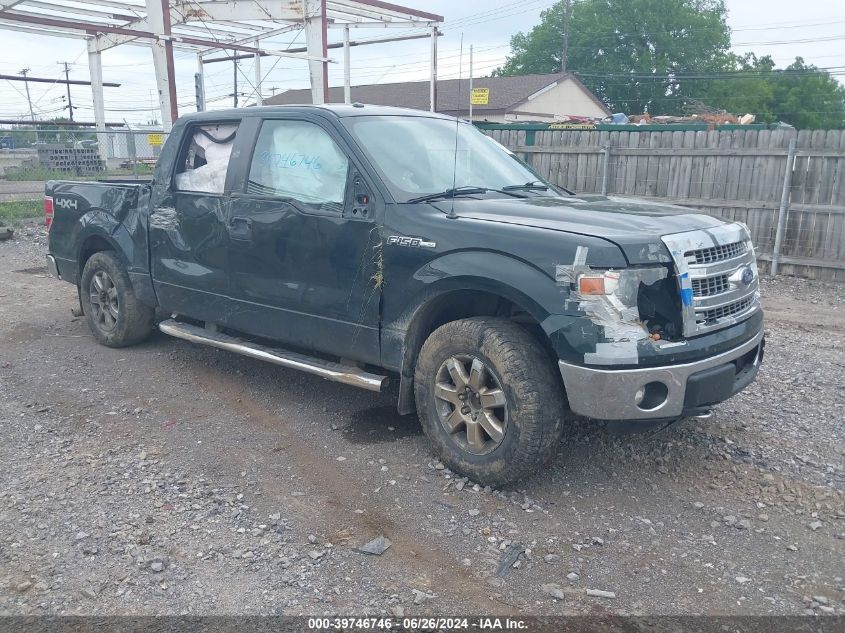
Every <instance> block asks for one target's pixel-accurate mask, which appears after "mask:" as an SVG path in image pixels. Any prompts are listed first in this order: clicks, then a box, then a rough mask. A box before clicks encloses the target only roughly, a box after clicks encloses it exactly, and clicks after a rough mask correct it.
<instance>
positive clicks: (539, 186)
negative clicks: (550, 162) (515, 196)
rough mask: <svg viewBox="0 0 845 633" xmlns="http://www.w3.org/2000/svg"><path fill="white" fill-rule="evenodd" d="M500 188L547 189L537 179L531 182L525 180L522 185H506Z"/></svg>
mask: <svg viewBox="0 0 845 633" xmlns="http://www.w3.org/2000/svg"><path fill="white" fill-rule="evenodd" d="M502 189H503V190H504V191H520V190H522V191H548V190H549V187H548V186H547V185H544V184H543V183H542V182H541V181H539V180H532V181H531V182H526V183H525V184H524V185H507V186H506V187H502Z"/></svg>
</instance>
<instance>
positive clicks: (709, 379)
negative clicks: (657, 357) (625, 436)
mask: <svg viewBox="0 0 845 633" xmlns="http://www.w3.org/2000/svg"><path fill="white" fill-rule="evenodd" d="M764 345H765V340H764V338H763V331H762V330H761V331H760V332H758V333H757V334H756V335H755V336H754V337H753V338H752V339H750V340H748V341H746V342H745V343H743V344H742V345H739V346H738V347H735V348H733V349H731V350H728V351H727V352H723V353H722V354H718V355H716V356H712V357H710V358H705V359H703V360H699V361H695V362H692V363H685V364H681V365H666V366H663V367H648V368H642V369H621V370H620V369H594V368H590V367H582V366H580V365H574V364H572V363H568V362H565V361H559V362H558V364H559V365H560V373H561V375H562V376H563V384H564V386H565V387H566V394H567V397H568V398H569V406H570V408H571V409H572V411H573V412H574V413H577V414H578V415H582V416H585V417H588V418H594V419H597V420H654V419H671V418H679V417H684V416H686V415H693V414H695V413H700V412H702V411H703V410H704V409H706V408H707V407H708V406H709V405H713V404H716V403H718V402H722V401H723V400H727V399H728V398H730V397H731V396H733V395H734V394H736V393H739V392H740V391H742V390H743V389H744V388H745V387H746V386H748V385H749V384H750V383H751V382H752V381H753V380H754V378H755V377H756V376H757V372H758V371H759V369H760V363H761V362H762V360H763V347H764Z"/></svg>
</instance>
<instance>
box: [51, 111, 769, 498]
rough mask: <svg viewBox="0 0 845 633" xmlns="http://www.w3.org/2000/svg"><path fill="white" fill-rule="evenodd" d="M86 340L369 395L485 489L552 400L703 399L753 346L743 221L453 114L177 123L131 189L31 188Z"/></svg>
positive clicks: (734, 384) (641, 416) (520, 454)
mask: <svg viewBox="0 0 845 633" xmlns="http://www.w3.org/2000/svg"><path fill="white" fill-rule="evenodd" d="M45 212H46V214H47V216H48V222H50V221H51V222H52V227H51V229H50V238H49V255H48V256H47V259H48V264H49V267H50V270H51V272H52V274H53V275H55V276H56V277H59V278H60V279H63V280H65V281H68V282H70V283H72V284H75V285H76V286H77V288H78V289H79V297H80V302H81V306H82V309H83V311H84V313H85V315H86V317H87V320H88V323H89V325H90V328H91V331H92V333H93V335H94V337H95V338H96V339H97V340H98V341H99V342H100V343H102V344H104V345H109V346H113V347H120V346H124V345H131V344H133V343H137V342H139V341H141V340H143V339H144V338H145V337H146V336H147V335H149V334H150V332H151V331H152V330H153V328H154V327H155V326H156V320H157V319H156V315H157V314H158V315H167V317H168V318H167V319H166V320H163V321H161V322H160V323H158V328H159V329H160V330H161V331H163V332H165V333H167V334H170V335H173V336H176V337H179V338H182V339H187V340H189V341H193V342H196V343H201V344H206V345H211V346H214V347H217V348H221V349H224V350H229V351H232V352H237V353H241V354H245V355H248V356H252V357H255V358H260V359H264V360H267V361H270V362H274V363H277V364H280V365H283V366H287V367H293V368H296V369H300V370H303V371H307V372H311V373H314V374H317V375H320V376H323V377H324V378H327V379H330V380H336V381H340V382H344V383H347V384H352V385H357V386H359V387H363V388H366V389H372V390H380V389H382V388H383V386H384V385H385V383H386V380H387V377H388V376H390V375H392V376H394V377H397V376H398V381H399V385H398V393H399V396H398V408H399V412H400V413H401V414H409V413H412V412H414V411H416V412H417V413H418V415H419V418H420V421H421V424H422V426H423V428H424V430H425V432H426V434H427V435H428V437H429V438H430V440H431V442H432V444H433V445H434V448H435V450H436V452H437V453H438V455H439V457H440V458H441V459H442V460H443V462H444V463H445V464H447V465H448V466H449V467H450V468H452V469H453V470H455V471H457V472H459V473H462V474H464V475H467V476H469V477H471V478H472V479H474V480H476V481H479V482H482V483H485V484H490V485H493V486H498V485H503V484H506V483H509V482H512V481H515V480H517V479H519V478H521V477H524V476H526V475H529V474H530V473H532V472H534V471H536V470H537V469H539V468H540V467H541V466H542V465H543V464H544V463H545V461H546V460H547V459H548V458H549V456H550V455H551V454H552V452H553V451H554V449H555V447H556V445H557V444H559V443H560V439H561V433H562V429H563V426H564V424H565V422H566V421H567V420H568V419H571V417H572V416H573V415H580V416H584V417H587V418H593V419H598V420H620V421H630V422H631V423H632V424H635V423H638V422H640V423H645V422H648V423H654V422H660V423H663V422H666V423H668V422H670V421H673V420H676V419H681V418H683V417H689V416H694V415H704V414H706V413H707V412H708V410H709V408H710V407H711V406H712V405H713V404H715V403H718V402H721V401H723V400H725V399H726V398H729V397H731V396H732V395H734V394H736V393H737V392H738V391H740V390H741V389H743V388H744V387H746V386H747V385H748V384H749V383H750V382H751V381H752V380H754V377H755V376H756V374H757V371H758V368H759V366H760V362H761V360H762V356H763V343H764V341H763V327H762V324H763V315H762V311H761V309H760V297H759V291H758V275H757V267H756V263H755V257H754V247H753V246H752V243H751V240H750V237H749V232H748V229H747V228H746V227H745V226H744V225H742V224H738V223H727V222H724V221H721V220H719V219H716V218H713V217H709V216H706V215H701V214H696V213H691V212H690V211H689V210H686V209H683V208H679V207H673V206H668V205H663V204H655V203H651V202H643V201H636V200H630V199H621V198H613V197H606V196H600V195H574V194H572V193H571V192H569V191H566V190H563V189H561V188H559V187H556V186H555V185H553V184H551V183H549V182H546V181H545V180H543V179H542V178H540V177H539V176H538V175H537V174H536V173H535V172H534V171H532V169H531V168H530V167H529V166H528V165H526V164H525V163H524V162H523V161H521V160H520V159H519V158H517V157H516V156H515V155H514V154H513V153H511V152H510V151H508V150H507V149H505V148H504V147H503V146H501V145H500V144H498V143H497V142H495V141H494V140H492V139H490V138H488V137H487V136H485V135H483V134H482V133H481V132H479V131H478V130H476V129H475V128H474V127H473V126H472V125H470V124H468V123H466V122H463V121H459V120H456V119H454V118H451V117H446V116H441V115H437V114H433V113H429V112H419V111H414V110H403V109H396V108H387V107H379V106H369V105H366V106H364V105H361V104H352V105H331V106H283V107H256V108H248V109H242V110H230V111H218V112H209V113H201V114H197V115H190V116H186V117H183V118H180V119H179V120H178V122H177V123H176V124H175V125H174V127H173V132H172V133H171V134H170V136H169V138H168V139H167V142H166V143H165V145H164V147H163V149H162V152H161V156H160V158H159V160H158V163H157V166H156V168H155V172H154V174H153V177H152V179H151V180H150V181H149V182H137V181H118V182H64V181H51V182H49V183H47V186H46V198H45Z"/></svg>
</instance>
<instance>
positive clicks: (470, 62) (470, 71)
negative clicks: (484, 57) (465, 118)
mask: <svg viewBox="0 0 845 633" xmlns="http://www.w3.org/2000/svg"><path fill="white" fill-rule="evenodd" d="M469 122H470V123H472V44H470V45H469Z"/></svg>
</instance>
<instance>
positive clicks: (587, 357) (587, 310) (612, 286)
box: [555, 246, 669, 365]
mask: <svg viewBox="0 0 845 633" xmlns="http://www.w3.org/2000/svg"><path fill="white" fill-rule="evenodd" d="M587 252H588V249H587V248H586V247H583V246H579V247H578V249H577V250H576V252H575V259H574V261H573V263H572V265H571V266H561V265H558V266H557V267H556V268H555V280H556V281H557V283H558V284H559V285H569V286H570V288H571V290H570V295H569V301H568V303H567V308H569V309H572V308H575V309H576V310H577V311H579V312H583V313H584V315H585V316H586V317H587V318H588V319H590V320H591V321H592V322H593V323H595V324H596V325H598V326H600V327H601V328H602V333H603V338H604V341H602V342H600V343H596V351H595V352H588V353H586V354H584V362H585V363H586V364H590V365H636V364H638V363H639V353H638V350H637V346H638V344H639V342H640V341H645V340H650V339H651V334H650V332H649V331H648V328H647V327H646V325H645V324H644V323H643V322H642V320H641V319H640V313H639V308H638V306H637V300H638V296H639V289H640V284H641V283H642V284H645V285H646V286H650V285H652V284H654V283H657V282H658V281H661V280H663V279H665V278H666V277H667V276H668V275H669V269H668V268H666V267H665V266H654V267H643V268H623V269H619V270H613V269H604V270H603V269H594V268H591V267H590V266H587V264H586V261H587ZM582 278H585V279H590V278H592V279H596V280H599V279H600V280H601V282H602V284H601V285H602V287H603V289H604V294H587V293H582V292H581V291H580V281H581V279H582ZM573 304H575V305H573Z"/></svg>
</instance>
